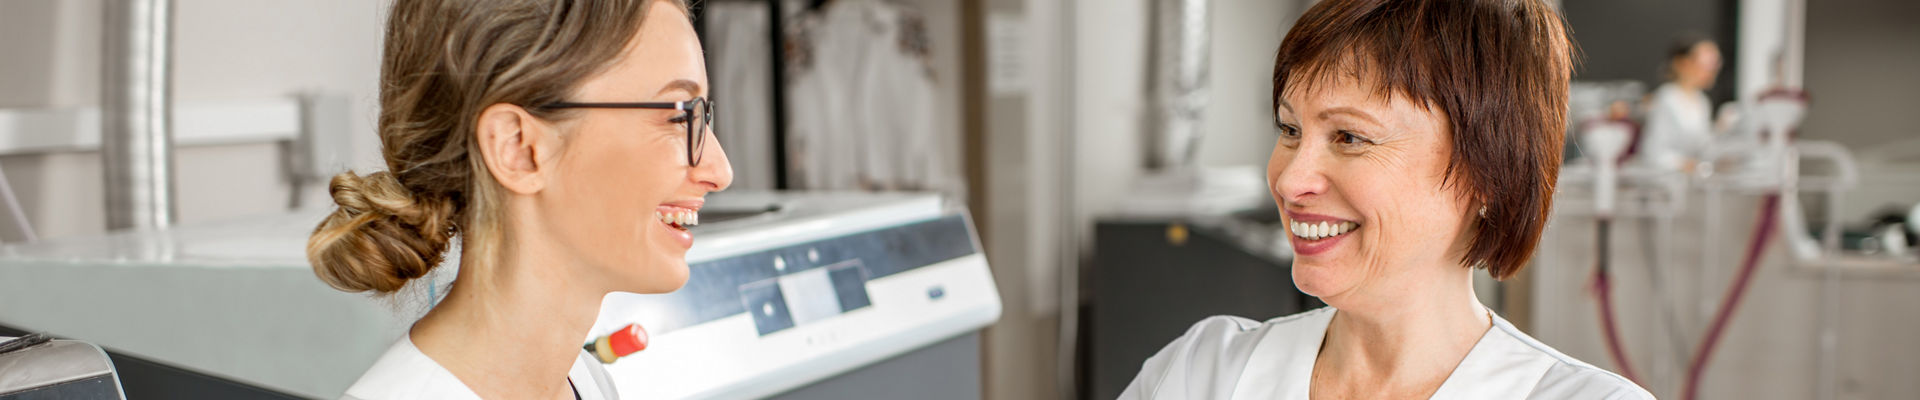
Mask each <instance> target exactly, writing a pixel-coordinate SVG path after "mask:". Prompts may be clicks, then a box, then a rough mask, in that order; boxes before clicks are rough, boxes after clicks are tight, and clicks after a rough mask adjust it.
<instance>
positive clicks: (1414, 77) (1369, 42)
mask: <svg viewBox="0 0 1920 400" xmlns="http://www.w3.org/2000/svg"><path fill="white" fill-rule="evenodd" d="M1567 32H1568V29H1567V26H1566V21H1565V20H1564V19H1562V18H1561V17H1560V13H1559V12H1558V11H1556V10H1554V8H1553V6H1551V5H1548V4H1546V3H1545V2H1544V1H1542V0H1326V1H1321V2H1320V3H1319V4H1316V5H1314V6H1313V8H1311V9H1309V10H1307V12H1306V14H1305V15H1302V16H1301V17H1300V20H1299V21H1298V22H1296V23H1295V24H1294V26H1293V29H1292V30H1291V31H1289V32H1287V37H1286V39H1284V40H1282V41H1281V42H1280V51H1279V54H1278V55H1277V56H1275V58H1274V67H1273V107H1274V109H1275V110H1278V109H1279V108H1280V106H1281V104H1282V98H1283V95H1284V94H1285V93H1288V91H1289V90H1301V89H1305V88H1307V87H1310V86H1312V85H1315V84H1320V83H1324V82H1327V81H1326V80H1324V78H1326V77H1328V76H1331V75H1328V74H1348V76H1365V77H1369V78H1370V79H1373V80H1374V81H1373V82H1372V84H1373V87H1372V89H1373V90H1374V91H1376V92H1377V93H1378V94H1379V95H1382V96H1388V97H1383V98H1390V96H1395V95H1399V96H1407V97H1408V98H1409V99H1410V100H1412V101H1413V102H1414V103H1415V104H1420V105H1422V106H1424V107H1439V109H1440V112H1441V113H1444V114H1445V115H1447V117H1448V120H1449V121H1450V124H1449V130H1448V131H1449V132H1450V134H1451V136H1452V143H1453V146H1452V147H1453V158H1452V159H1451V160H1449V161H1448V163H1447V170H1446V182H1448V183H1447V184H1448V185H1450V186H1456V187H1458V188H1460V189H1461V190H1459V193H1460V195H1461V196H1464V197H1466V198H1467V199H1469V200H1472V201H1475V202H1478V203H1479V204H1481V205H1483V206H1485V207H1486V208H1485V209H1484V210H1485V217H1482V218H1479V219H1477V220H1476V222H1475V223H1474V229H1473V230H1472V233H1471V234H1472V235H1473V236H1472V238H1471V239H1470V240H1469V242H1468V249H1467V252H1466V256H1465V259H1463V260H1461V262H1462V263H1463V264H1465V265H1467V266H1470V267H1483V268H1487V270H1488V272H1490V273H1491V274H1492V275H1493V277H1494V278H1496V279H1505V278H1506V277H1509V276H1513V274H1514V273H1516V272H1519V271H1520V269H1521V268H1522V267H1524V266H1525V265H1526V262H1527V259H1528V258H1529V257H1532V255H1533V250H1534V247H1536V246H1537V245H1538V244H1539V243H1540V234H1541V231H1542V230H1544V229H1545V227H1546V224H1547V214H1548V212H1549V210H1550V209H1551V208H1552V206H1553V188H1554V183H1555V181H1556V180H1557V178H1558V176H1559V173H1560V155H1561V151H1562V149H1561V146H1562V144H1563V142H1564V141H1565V129H1566V118H1567V83H1568V81H1569V79H1571V76H1572V69H1573V59H1574V53H1575V52H1577V50H1575V48H1574V45H1573V42H1572V41H1571V40H1570V39H1569V38H1568V34H1567Z"/></svg>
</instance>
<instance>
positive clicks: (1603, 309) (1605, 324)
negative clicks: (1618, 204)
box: [1593, 218, 1640, 383]
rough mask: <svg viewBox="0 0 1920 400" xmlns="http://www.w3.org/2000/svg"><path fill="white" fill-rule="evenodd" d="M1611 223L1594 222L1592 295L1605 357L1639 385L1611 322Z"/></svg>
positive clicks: (1605, 221) (1618, 330)
mask: <svg viewBox="0 0 1920 400" xmlns="http://www.w3.org/2000/svg"><path fill="white" fill-rule="evenodd" d="M1609 225H1611V221H1609V220H1607V219H1604V218H1603V219H1601V220H1599V221H1596V222H1595V225H1594V228H1595V229H1594V231H1595V232H1594V238H1595V241H1596V242H1597V244H1598V247H1597V249H1598V250H1597V254H1598V259H1596V260H1595V261H1594V268H1593V295H1594V296H1596V297H1599V301H1598V303H1600V328H1601V329H1602V332H1605V333H1606V335H1607V355H1608V356H1611V357H1613V365H1614V366H1615V367H1616V368H1618V369H1619V370H1620V375H1621V376H1625V377H1627V380H1630V381H1633V382H1634V383H1640V378H1639V376H1640V375H1639V374H1636V373H1634V372H1633V362H1632V361H1628V360H1627V351H1626V346H1622V345H1620V329H1619V328H1618V327H1616V326H1615V325H1614V322H1613V285H1612V284H1611V283H1610V282H1608V281H1607V267H1608V265H1607V254H1608V253H1611V252H1612V248H1610V247H1608V246H1607V237H1608V235H1607V232H1608V229H1607V227H1608V226H1609Z"/></svg>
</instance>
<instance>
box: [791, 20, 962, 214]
mask: <svg viewBox="0 0 1920 400" xmlns="http://www.w3.org/2000/svg"><path fill="white" fill-rule="evenodd" d="M797 25H798V26H799V29H797V31H798V33H797V34H796V35H795V36H794V38H793V39H792V40H795V41H796V45H793V46H788V48H789V49H792V50H794V51H792V54H791V55H790V57H792V59H790V60H789V73H790V78H789V81H788V94H787V96H788V103H787V104H788V108H787V110H788V121H789V123H790V125H789V127H788V141H789V143H788V146H789V149H790V151H791V152H792V153H790V156H791V157H790V158H789V160H792V161H793V163H792V164H791V165H790V166H789V174H791V176H793V177H795V178H796V179H795V183H796V187H798V188H803V189H819V190H914V191H937V192H941V193H943V194H945V195H947V196H949V198H963V197H964V196H965V194H966V185H965V180H964V178H963V177H962V176H961V173H960V169H959V163H958V162H959V158H960V157H959V146H958V143H959V138H957V137H952V136H954V135H952V134H944V135H943V134H942V132H941V130H939V129H937V126H936V125H935V121H934V119H935V105H934V103H935V100H936V99H935V94H934V89H935V81H934V76H933V73H932V68H931V66H930V65H929V63H928V59H927V58H928V56H929V53H928V44H927V43H928V41H927V38H926V30H925V24H924V23H923V20H922V19H921V17H920V16H919V15H918V13H916V12H914V11H913V10H911V9H908V8H904V7H901V6H899V5H896V4H893V3H889V2H883V1H875V0H840V1H835V2H832V3H829V4H827V5H826V6H825V7H823V8H822V10H821V11H820V12H818V13H815V14H811V15H807V16H805V17H803V18H802V20H801V22H800V23H798V24H797Z"/></svg>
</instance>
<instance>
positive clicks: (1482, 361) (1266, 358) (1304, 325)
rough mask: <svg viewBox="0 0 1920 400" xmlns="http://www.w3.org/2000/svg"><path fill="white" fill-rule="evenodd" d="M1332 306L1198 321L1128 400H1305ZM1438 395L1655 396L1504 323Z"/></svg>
mask: <svg viewBox="0 0 1920 400" xmlns="http://www.w3.org/2000/svg"><path fill="white" fill-rule="evenodd" d="M1334 312H1335V310H1334V309H1333V308H1332V307H1326V308H1321V309H1318V310H1313V311H1308V312H1304V313H1299V314H1294V315H1291V316H1287V317H1281V318H1275V319H1273V320H1270V321H1267V322H1266V323H1260V322H1256V321H1253V320H1249V319H1246V318H1239V317H1212V318H1207V319H1205V320H1201V321H1200V323H1198V324H1194V325H1193V328H1190V329H1188V330H1187V333H1186V334H1185V335H1181V336H1180V338H1178V339H1174V340H1173V343H1170V344H1168V345H1167V347H1166V348H1162V349H1160V353H1159V354H1154V355H1153V358H1150V359H1147V362H1146V364H1145V365H1142V366H1141V368H1140V375H1139V376H1136V377H1134V378H1133V383H1131V384H1128V385H1127V390H1126V391H1125V392H1121V394H1120V399H1121V400H1134V399H1306V398H1307V387H1308V384H1309V383H1310V380H1311V379H1312V377H1313V363H1314V359H1316V358H1318V357H1319V355H1320V341H1321V339H1323V338H1324V337H1325V336H1326V333H1327V323H1328V322H1330V321H1332V320H1333V314H1334ZM1433 398H1435V399H1519V398H1526V399H1648V400H1651V399H1653V395H1652V394H1650V393H1647V391H1646V390H1645V389H1641V388H1640V387H1639V386H1637V385H1634V384H1633V382H1631V381H1628V380H1626V378H1621V377H1620V376H1619V375H1614V374H1613V373H1611V372H1607V371H1606V370H1602V369H1599V368H1595V367H1594V366H1592V365H1587V363H1583V362H1580V360H1575V359H1573V358H1572V357H1567V356H1566V355H1565V354H1560V352H1558V351H1554V350H1553V348H1551V347H1547V345H1545V344H1541V343H1540V342H1539V341H1536V340H1533V338H1532V337H1528V336H1527V335H1526V334H1524V333H1520V330H1519V329H1515V328H1514V327H1513V325H1512V324H1509V323H1507V320H1506V319H1502V318H1500V317H1499V316H1497V315H1496V316H1494V317H1493V328H1492V329H1488V330H1487V334H1486V336H1482V337H1481V338H1480V342H1479V343H1477V344H1475V345H1474V346H1473V350H1470V351H1468V352H1467V357H1466V359H1463V360H1461V361H1460V365H1459V366H1457V367H1454V370H1453V374H1452V375H1449V376H1447V380H1446V382H1444V383H1441V384H1440V390H1438V391H1436V392H1434V394H1433Z"/></svg>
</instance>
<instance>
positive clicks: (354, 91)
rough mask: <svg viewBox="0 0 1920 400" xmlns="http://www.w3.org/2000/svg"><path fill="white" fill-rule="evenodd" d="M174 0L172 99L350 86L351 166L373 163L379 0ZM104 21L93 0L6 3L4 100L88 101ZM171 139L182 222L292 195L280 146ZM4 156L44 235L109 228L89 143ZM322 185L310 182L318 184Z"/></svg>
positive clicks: (11, 103)
mask: <svg viewBox="0 0 1920 400" xmlns="http://www.w3.org/2000/svg"><path fill="white" fill-rule="evenodd" d="M175 3H176V5H175V15H174V66H173V68H174V69H173V70H174V85H173V87H174V90H175V94H174V98H175V100H176V101H178V102H180V103H194V102H209V101H219V102H231V101H249V100H260V99H275V98H284V97H286V96H291V95H293V94H295V93H299V92H303V91H322V92H329V93H337V94H340V95H344V96H346V97H348V98H350V99H352V101H353V102H354V106H353V110H352V112H351V114H350V117H351V118H352V119H353V121H352V126H353V129H352V130H351V136H352V143H353V148H354V152H353V158H352V160H353V164H354V165H355V166H359V167H360V168H362V169H365V168H369V167H378V166H379V165H380V164H379V161H378V160H379V158H378V157H379V155H378V141H377V139H376V138H375V137H374V135H373V115H374V110H375V100H376V99H377V93H376V91H375V89H376V79H377V78H378V73H379V64H378V63H379V57H380V28H381V26H382V24H383V22H384V16H383V13H384V12H385V8H386V6H385V2H384V1H378V0H352V1H325V2H257V1H244V0H192V1H177V2H175ZM101 20H102V17H101V2H100V0H13V1H6V2H0V54H7V55H8V57H7V61H6V62H4V63H0V107H9V108H63V107H88V106H94V105H96V104H97V102H98V99H99V94H100V83H99V82H100V79H99V78H100V77H99V74H100V72H99V71H100V67H99V63H100V52H101V49H100V46H101V44H100V31H101V26H100V24H101ZM44 134H56V133H51V132H49V133H44ZM176 150H177V151H176V152H175V154H174V160H175V166H176V172H175V173H176V179H177V183H176V190H177V198H176V199H175V201H176V203H177V204H178V205H179V219H180V221H179V222H182V223H192V222H197V221H208V220H219V219H228V218H235V217H241V216H247V215H257V214H262V213H272V212H277V211H279V210H282V209H284V208H285V207H286V204H287V203H288V199H287V196H289V185H288V183H287V181H286V180H285V179H284V178H283V177H282V176H281V175H280V174H281V169H280V168H281V167H280V163H281V156H280V154H279V152H280V150H279V148H278V147H277V146H276V145H273V144H270V143H254V144H231V145H221V146H204V147H179V148H177V149H176ZM339 167H341V168H344V167H347V166H346V165H341V166H339ZM0 168H5V170H6V174H7V178H8V179H9V180H11V181H12V182H13V184H14V185H15V188H16V190H17V192H19V193H20V195H21V196H22V197H23V199H22V202H23V203H25V204H23V206H24V207H25V208H26V209H27V211H28V215H29V217H28V219H29V220H31V221H32V222H33V223H34V225H35V227H36V228H37V230H39V231H41V232H42V237H60V236H70V235H83V234H93V233H99V232H102V231H104V226H105V225H104V218H103V211H104V207H105V203H104V200H103V198H102V195H103V192H104V189H103V187H102V186H103V183H102V181H101V179H102V178H101V172H100V161H99V156H98V155H97V153H95V152H91V151H81V152H58V153H45V154H25V155H8V156H0ZM321 189H322V188H320V187H311V188H309V190H307V193H308V194H314V195H319V192H320V190H321ZM319 199H324V196H322V197H319ZM312 203H313V202H311V201H310V202H309V204H312ZM0 231H5V232H6V233H5V234H0V238H5V239H7V240H14V239H17V236H16V235H15V234H14V233H13V232H12V231H11V230H10V229H8V230H0Z"/></svg>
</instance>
